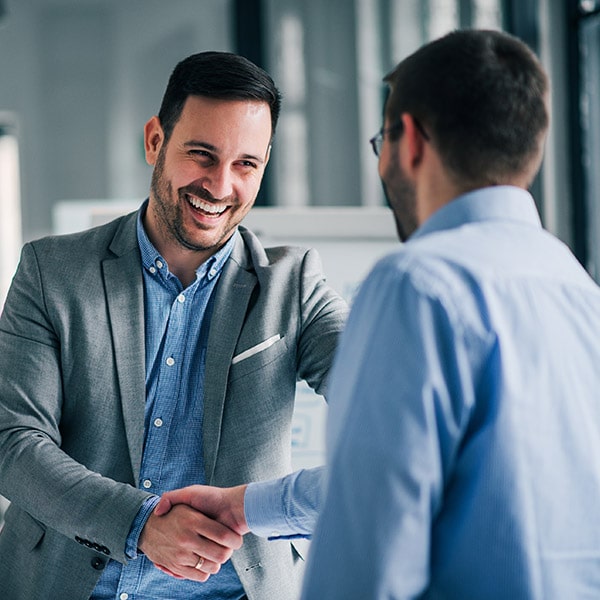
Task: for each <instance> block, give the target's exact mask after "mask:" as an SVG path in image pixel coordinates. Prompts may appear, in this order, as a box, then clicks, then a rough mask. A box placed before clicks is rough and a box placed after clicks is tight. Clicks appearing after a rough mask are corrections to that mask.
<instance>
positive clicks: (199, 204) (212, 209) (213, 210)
mask: <svg viewBox="0 0 600 600" xmlns="http://www.w3.org/2000/svg"><path fill="white" fill-rule="evenodd" d="M185 197H186V198H187V201H188V202H189V203H190V204H191V205H192V206H193V207H194V208H196V209H198V210H201V211H202V212H205V213H208V214H209V215H215V216H216V215H220V214H223V213H224V212H225V211H226V210H227V208H228V207H227V206H219V205H216V204H210V203H209V202H204V201H203V200H200V198H196V197H195V196H190V195H189V194H186V196H185Z"/></svg>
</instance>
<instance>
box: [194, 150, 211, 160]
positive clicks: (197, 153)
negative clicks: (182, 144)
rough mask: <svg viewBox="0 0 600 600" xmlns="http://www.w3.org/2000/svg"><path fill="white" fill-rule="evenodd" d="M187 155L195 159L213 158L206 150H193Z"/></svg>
mask: <svg viewBox="0 0 600 600" xmlns="http://www.w3.org/2000/svg"><path fill="white" fill-rule="evenodd" d="M189 154H190V155H191V156H193V157H195V158H210V159H212V158H213V156H212V154H211V153H210V152H209V151H208V150H200V149H193V150H190V151H189Z"/></svg>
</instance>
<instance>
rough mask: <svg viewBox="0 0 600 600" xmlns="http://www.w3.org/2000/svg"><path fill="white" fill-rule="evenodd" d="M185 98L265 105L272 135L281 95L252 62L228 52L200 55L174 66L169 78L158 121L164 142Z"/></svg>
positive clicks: (201, 53)
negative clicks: (269, 111)
mask: <svg viewBox="0 0 600 600" xmlns="http://www.w3.org/2000/svg"><path fill="white" fill-rule="evenodd" d="M189 96H204V97H207V98H215V99H218V100H251V101H258V102H266V103H267V104H268V105H269V108H270V109H271V139H273V137H274V135H275V128H276V126H277V120H278V119H279V111H280V109H281V94H280V92H279V90H278V89H277V88H276V87H275V83H274V82H273V79H272V78H271V76H270V75H269V74H268V73H267V72H266V71H264V70H263V69H261V68H260V67H258V66H256V65H255V64H254V63H253V62H251V61H250V60H248V59H247V58H244V57H243V56H239V55H237V54H233V53H230V52H200V53H198V54H192V55H191V56H188V57H187V58H185V59H183V60H182V61H181V62H179V63H178V64H177V66H176V67H175V69H173V72H172V74H171V77H170V78H169V82H168V84H167V89H166V90H165V94H164V96H163V99H162V103H161V106H160V110H159V113H158V118H159V120H160V124H161V126H162V128H163V132H164V134H165V141H168V140H169V138H170V136H171V133H172V132H173V128H174V127H175V124H176V123H177V121H178V120H179V117H180V116H181V111H182V110H183V106H184V104H185V102H186V100H187V99H188V97H189Z"/></svg>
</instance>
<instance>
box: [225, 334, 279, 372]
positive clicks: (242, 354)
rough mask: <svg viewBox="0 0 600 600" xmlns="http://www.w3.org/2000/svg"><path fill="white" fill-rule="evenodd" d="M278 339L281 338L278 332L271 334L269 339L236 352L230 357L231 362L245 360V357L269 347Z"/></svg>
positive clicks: (233, 363)
mask: <svg viewBox="0 0 600 600" xmlns="http://www.w3.org/2000/svg"><path fill="white" fill-rule="evenodd" d="M280 339H281V336H280V335H279V334H277V335H273V336H271V337H270V338H269V339H267V340H265V341H264V342H261V343H260V344H256V346H252V348H248V350H244V351H243V352H240V353H239V354H236V355H235V356H234V357H233V358H232V359H231V364H232V365H235V364H236V363H239V362H240V361H242V360H245V359H246V358H250V357H251V356H254V355H255V354H258V353H259V352H262V351H263V350H266V349H267V348H270V347H271V346H272V345H273V344H274V343H275V342H278V341H279V340H280Z"/></svg>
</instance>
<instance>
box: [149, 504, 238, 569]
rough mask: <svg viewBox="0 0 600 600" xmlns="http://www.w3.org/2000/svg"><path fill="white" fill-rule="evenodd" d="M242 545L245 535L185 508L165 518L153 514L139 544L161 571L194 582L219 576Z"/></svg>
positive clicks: (170, 513) (175, 508)
mask: <svg viewBox="0 0 600 600" xmlns="http://www.w3.org/2000/svg"><path fill="white" fill-rule="evenodd" d="M241 545H242V536H241V535H239V534H237V533H235V532H234V531H232V530H231V529H229V528H228V527H226V526H225V525H223V524H221V523H219V522H217V521H215V520H213V519H211V518H209V517H207V516H206V515H204V514H202V513H200V512H198V511H197V510H195V509H194V508H191V507H190V506H186V505H184V504H178V505H177V506H174V507H173V508H171V510H170V511H169V512H168V513H167V514H164V515H157V514H156V512H153V513H152V514H151V515H150V517H149V518H148V521H147V522H146V525H145V526H144V528H143V530H142V533H141V535H140V539H139V542H138V547H139V549H140V550H141V551H142V552H143V553H144V554H145V555H146V556H147V557H148V559H149V560H151V561H152V562H153V563H154V564H155V565H156V567H158V568H159V569H160V570H161V571H164V572H165V573H168V574H169V575H172V576H173V577H176V578H178V579H193V580H194V581H206V580H207V579H208V578H209V577H210V575H212V574H214V573H217V572H218V571H219V569H220V568H221V565H222V564H223V563H224V562H226V561H227V560H229V558H230V557H231V555H232V554H233V551H234V550H237V549H238V548H240V547H241ZM200 558H202V559H203V560H200ZM199 562H200V565H199V566H198V568H196V565H198V563H199Z"/></svg>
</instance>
